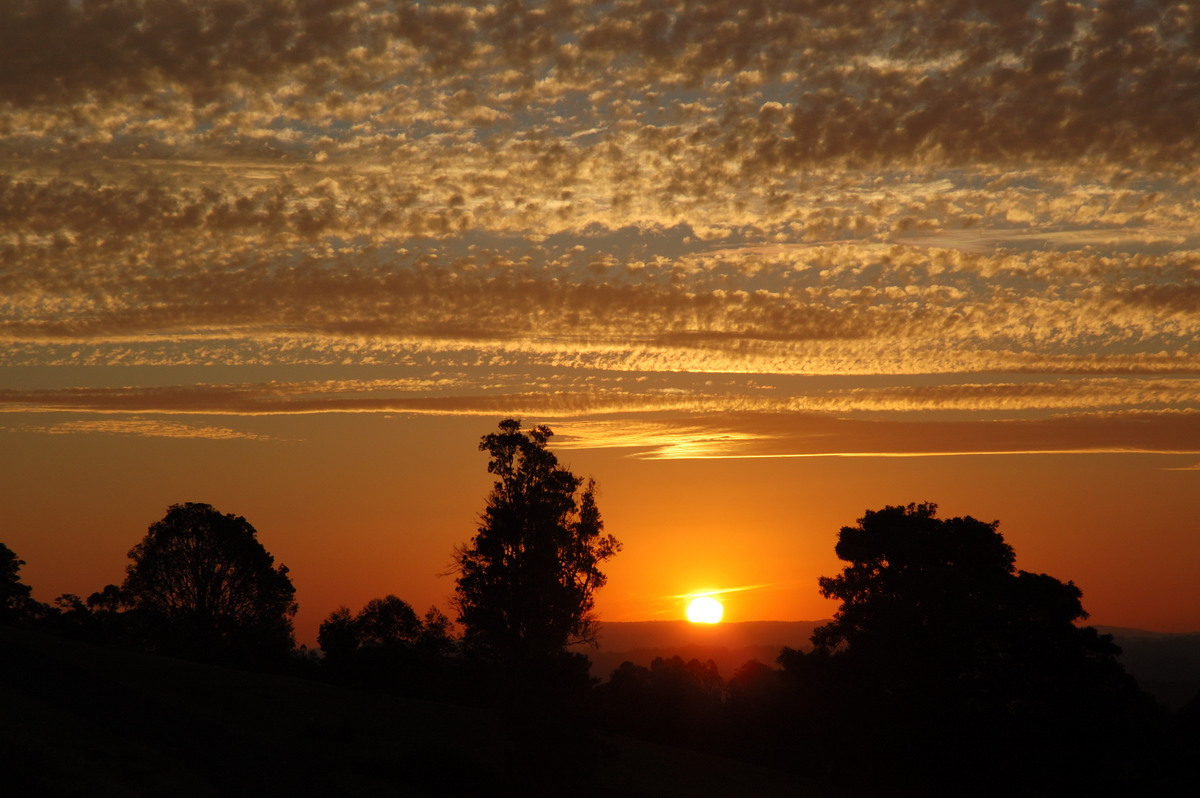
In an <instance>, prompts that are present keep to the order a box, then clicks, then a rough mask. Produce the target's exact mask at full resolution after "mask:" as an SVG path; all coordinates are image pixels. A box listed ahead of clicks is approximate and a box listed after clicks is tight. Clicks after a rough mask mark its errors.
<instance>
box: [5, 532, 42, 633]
mask: <svg viewBox="0 0 1200 798" xmlns="http://www.w3.org/2000/svg"><path fill="white" fill-rule="evenodd" d="M24 564H25V561H24V560H22V559H19V558H18V557H17V555H16V553H15V552H14V551H13V550H12V549H10V548H9V547H8V546H6V545H4V544H3V543H0V623H19V622H22V621H25V620H27V619H28V618H29V617H30V615H31V614H32V613H33V605H34V601H33V599H32V598H31V597H30V594H31V593H32V588H30V587H29V585H26V584H23V583H22V582H21V566H22V565H24Z"/></svg>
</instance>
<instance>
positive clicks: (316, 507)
mask: <svg viewBox="0 0 1200 798" xmlns="http://www.w3.org/2000/svg"><path fill="white" fill-rule="evenodd" d="M1197 131H1200V3H1196V2H1170V1H1169V0H1161V1H1159V2H1146V1H1145V0H1106V1H1105V2H1092V1H1091V0H1078V1H1077V2H1060V1H1059V0H1045V2H1023V1H1022V0H959V1H956V2H945V0H936V2H935V1H934V0H863V2H854V3H832V2H817V0H807V1H806V0H789V1H788V2H783V1H782V0H780V1H779V2H753V1H752V0H719V1H717V2H682V0H680V1H678V2H667V1H666V0H663V1H661V2H659V1H656V0H629V1H624V0H621V1H619V2H590V1H585V0H546V2H495V3H453V2H403V3H401V2H387V1H385V0H356V1H354V2H351V1H350V0H268V1H267V2H262V3H240V2H233V1H232V0H140V1H139V2H132V0H94V1H93V0H85V1H83V2H80V1H79V0H54V1H53V2H51V1H47V0H30V1H29V2H15V3H6V4H4V6H3V8H2V9H0V453H2V456H0V541H3V542H5V543H7V545H9V547H10V548H12V549H13V550H14V551H15V552H16V553H17V554H18V556H20V557H21V558H22V559H23V560H25V561H26V563H27V564H26V566H25V567H24V569H23V571H22V577H23V580H24V581H25V582H26V583H27V584H30V585H31V586H32V587H33V589H34V595H35V597H37V598H39V599H40V600H43V601H50V600H52V599H53V598H54V597H56V596H57V595H59V594H61V593H68V592H69V593H77V594H80V595H83V596H86V595H87V594H89V593H91V592H93V591H95V590H99V589H100V588H102V587H103V586H104V585H105V584H108V583H110V582H112V583H116V582H120V580H121V579H122V578H123V576H124V568H125V565H126V564H127V563H128V560H127V558H126V554H127V552H128V550H129V549H130V548H132V547H133V546H134V545H135V544H136V543H137V542H138V541H139V540H140V539H141V538H142V536H143V535H144V534H145V531H146V529H147V527H148V526H150V524H152V523H154V522H155V521H157V520H158V519H160V518H162V517H163V515H164V514H165V513H166V509H167V507H169V506H170V505H172V504H175V503H180V502H186V501H198V502H206V503H209V504H212V505H213V506H215V507H216V508H217V509H218V510H220V511H222V512H227V513H233V514H236V515H242V516H244V517H246V519H247V520H249V521H250V523H251V524H253V525H254V526H255V528H256V529H257V530H258V533H259V539H260V540H261V541H262V542H263V543H264V545H265V546H266V547H267V548H268V550H269V551H270V552H271V553H272V554H273V555H274V556H275V557H276V560H277V561H278V562H282V563H284V564H286V565H287V566H288V567H289V568H290V570H291V576H292V578H293V581H294V582H295V584H296V587H297V591H298V599H299V602H300V608H301V609H300V614H299V615H298V616H297V619H296V625H297V634H298V638H299V640H300V641H301V642H304V643H307V644H309V645H312V644H313V642H314V641H315V633H316V627H317V625H318V624H319V623H320V621H321V620H322V619H323V618H325V617H327V616H328V614H329V613H330V612H332V611H333V610H334V609H335V608H336V607H338V606H339V605H343V604H344V605H347V606H349V607H350V608H351V609H354V610H357V609H359V608H361V607H362V605H363V604H365V603H366V601H367V600H369V599H371V598H375V597H379V596H383V595H386V594H389V593H391V594H395V595H397V596H400V597H401V598H403V599H404V600H406V601H408V602H409V603H411V604H413V606H414V607H415V608H416V609H417V610H418V611H419V612H422V611H424V609H425V608H427V607H429V606H430V605H437V606H439V607H440V608H441V609H443V610H444V611H447V612H450V607H449V602H448V597H449V596H450V595H451V594H452V592H453V577H452V576H449V575H447V573H448V571H449V568H450V564H451V555H452V552H453V549H454V547H455V546H457V545H460V544H463V543H466V542H468V541H469V540H470V537H471V536H472V535H473V534H474V532H475V529H476V526H477V523H478V518H479V513H480V512H481V511H482V509H483V505H484V500H485V498H486V495H487V492H488V490H489V488H490V484H491V483H490V479H489V476H488V474H487V473H486V455H484V454H482V453H481V452H479V450H478V443H479V439H480V437H481V436H482V435H484V434H486V433H488V432H490V431H493V430H494V429H495V428H496V425H497V423H498V421H499V420H501V419H503V418H506V417H509V416H513V417H519V418H521V419H523V420H524V421H525V423H526V424H527V425H531V424H548V425H550V426H551V428H552V429H553V430H554V432H555V436H554V437H553V438H552V440H551V447H552V448H553V449H554V451H555V452H556V453H557V454H558V455H559V457H560V460H562V462H563V463H564V464H566V465H567V466H568V467H570V468H571V469H572V470H573V471H575V472H576V473H578V474H579V475H581V476H592V477H594V478H595V479H596V481H597V483H598V487H599V494H598V502H599V506H600V509H601V512H602V514H603V516H604V519H605V523H606V529H607V531H608V532H611V533H612V534H614V535H615V536H616V537H617V538H618V539H619V540H621V541H622V543H623V544H624V548H623V551H622V552H621V553H620V554H619V555H618V556H617V557H616V558H615V559H614V560H612V561H610V562H609V563H608V567H607V569H606V570H607V573H608V575H609V582H608V585H607V586H606V587H605V588H604V589H603V590H602V591H601V592H600V593H599V594H598V596H597V609H598V611H599V615H600V617H601V619H602V620H610V621H634V620H655V619H676V618H682V617H683V611H684V605H685V604H686V598H683V597H684V596H686V595H688V594H692V593H696V592H702V591H713V592H717V594H718V595H719V596H720V597H721V598H722V599H723V600H724V602H725V607H726V610H725V617H726V620H731V621H733V620H815V619H820V618H826V617H829V616H830V615H832V613H833V611H834V610H835V609H836V604H834V603H833V602H830V601H828V600H826V599H823V598H822V597H821V596H820V595H819V593H818V591H817V578H818V577H819V576H822V575H825V576H831V575H833V574H835V573H837V571H838V570H839V569H840V567H841V563H840V562H839V561H838V560H837V559H836V557H835V555H834V553H833V547H834V544H835V543H836V539H837V532H838V529H839V528H840V527H841V526H844V525H852V524H853V523H854V522H855V520H856V519H857V518H859V517H861V516H862V515H863V513H864V511H866V510H869V509H879V508H882V507H883V506H885V505H896V504H908V503H910V502H923V501H930V502H935V503H937V504H938V505H939V507H940V514H941V515H942V516H943V517H949V516H957V515H972V516H974V517H976V518H979V519H981V520H985V521H993V520H999V521H1000V527H999V529H1000V531H1001V533H1003V534H1004V535H1005V539H1006V540H1007V541H1008V542H1009V543H1010V544H1012V545H1013V546H1014V548H1015V549H1016V553H1017V567H1018V568H1021V569H1023V570H1030V571H1035V572H1044V573H1049V574H1050V575H1052V576H1055V577H1057V578H1059V579H1062V580H1064V581H1066V580H1072V581H1074V582H1075V583H1076V584H1077V585H1078V586H1079V587H1080V588H1081V589H1082V591H1083V603H1084V606H1085V608H1087V609H1088V610H1089V611H1090V613H1091V616H1092V617H1091V621H1092V622H1094V623H1099V624H1107V625H1116V626H1133V627H1140V628H1146V629H1153V630H1158V631H1200V579H1197V577H1196V572H1195V569H1196V566H1197V564H1200V512H1198V510H1200V498H1198V497H1200V335H1198V333H1200V221H1198V220H1200V134H1198V133H1197Z"/></svg>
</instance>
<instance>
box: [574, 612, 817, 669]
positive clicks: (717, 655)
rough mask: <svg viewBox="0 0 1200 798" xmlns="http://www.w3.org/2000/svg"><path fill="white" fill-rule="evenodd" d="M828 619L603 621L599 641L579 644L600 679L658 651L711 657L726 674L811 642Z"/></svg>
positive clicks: (702, 658)
mask: <svg viewBox="0 0 1200 798" xmlns="http://www.w3.org/2000/svg"><path fill="white" fill-rule="evenodd" d="M825 623H828V621H823V620H822V621H737V622H727V623H718V624H701V623H689V622H688V621H633V622H629V621H626V622H606V623H603V624H602V625H601V627H600V645H599V648H595V649H583V651H584V653H586V654H587V655H588V658H589V659H591V661H592V675H593V676H598V677H600V678H602V679H607V678H608V676H609V675H610V674H611V673H612V671H613V669H615V668H616V667H617V666H618V665H620V664H621V663H622V662H626V661H628V662H632V663H634V664H635V665H643V666H648V665H649V664H650V663H651V662H652V661H654V659H655V658H656V657H664V658H670V657H673V656H680V657H682V658H683V659H685V660H690V659H698V660H700V661H701V662H706V661H708V660H712V661H713V662H715V663H716V665H717V669H718V670H719V671H720V673H721V676H722V677H723V678H725V679H728V678H729V677H730V676H732V675H733V674H734V673H735V672H736V671H737V669H738V668H740V667H741V666H742V665H744V664H745V663H746V662H747V661H749V660H752V659H755V660H758V661H759V662H762V663H764V664H766V665H771V666H774V665H775V658H776V657H778V656H779V652H780V650H781V649H783V647H784V646H788V647H790V648H797V649H801V650H804V651H807V650H808V649H810V648H812V644H811V643H810V642H809V638H810V637H812V633H813V629H815V628H817V627H818V626H821V625H822V624H825Z"/></svg>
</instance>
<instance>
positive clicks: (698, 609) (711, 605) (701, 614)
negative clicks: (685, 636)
mask: <svg viewBox="0 0 1200 798" xmlns="http://www.w3.org/2000/svg"><path fill="white" fill-rule="evenodd" d="M724 613H725V608H724V607H722V606H721V602H719V601H717V600H716V599H715V598H713V597H712V596H700V597H699V598H694V599H692V603H691V604H689V605H688V608H687V619H688V620H689V621H691V622H692V623H720V622H721V616H722V615H723V614H724Z"/></svg>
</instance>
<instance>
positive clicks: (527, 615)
mask: <svg viewBox="0 0 1200 798" xmlns="http://www.w3.org/2000/svg"><path fill="white" fill-rule="evenodd" d="M550 436H551V432H550V430H549V429H548V428H545V427H537V428H534V429H530V430H523V429H522V428H521V425H520V422H518V421H515V420H506V421H504V422H501V424H500V426H499V429H498V430H497V431H496V432H494V433H491V434H488V435H485V436H483V438H482V440H481V443H480V449H481V450H482V451H486V452H487V453H488V454H489V455H490V460H489V464H488V471H489V473H491V474H493V475H494V476H495V477H496V481H495V483H494V485H493V489H492V491H491V493H490V494H489V496H488V498H487V503H486V507H485V510H484V512H483V513H482V514H481V520H480V525H479V528H478V530H477V533H476V535H475V536H474V537H473V538H472V539H471V541H470V542H469V543H467V544H465V545H463V546H461V547H460V548H459V549H457V550H456V551H455V553H454V562H455V571H456V575H457V579H456V587H455V593H454V596H453V598H452V600H451V605H452V609H453V610H454V611H455V613H456V618H455V620H457V622H458V627H457V628H456V627H455V625H454V624H453V623H452V621H451V619H450V617H449V616H447V615H446V614H444V613H443V612H441V611H440V610H439V609H437V608H436V607H431V608H429V609H428V610H427V611H426V612H425V613H424V614H423V615H419V614H418V613H417V611H416V610H415V609H414V608H413V607H412V606H410V605H409V604H408V603H407V602H405V601H404V600H402V599H401V598H399V597H397V596H394V595H388V596H384V597H380V598H377V599H373V600H371V601H369V602H368V603H367V604H366V605H365V606H363V607H362V608H359V609H357V610H352V609H350V608H349V607H340V608H338V609H337V610H336V611H334V612H333V613H332V614H331V615H330V616H329V617H328V618H327V619H326V620H325V621H324V622H323V623H322V624H321V626H320V632H319V636H318V640H319V643H320V649H321V650H320V652H309V651H305V650H303V649H297V648H296V646H295V643H294V639H293V632H292V618H293V617H294V615H295V613H296V608H297V607H296V602H295V599H294V595H295V590H294V588H293V586H292V583H291V579H290V577H289V575H288V569H287V568H286V567H285V566H283V565H276V564H275V561H274V558H273V557H272V555H271V554H269V553H268V552H267V551H266V550H265V549H264V548H263V547H262V545H261V543H260V542H259V541H258V540H257V536H256V533H255V530H254V528H253V527H252V526H250V524H249V523H248V522H247V521H246V520H245V519H243V518H240V517H237V516H233V515H225V514H222V513H220V512H219V511H217V510H216V509H214V508H212V507H210V506H209V505H204V504H182V505H175V506H172V507H171V508H170V509H169V510H168V512H167V514H166V516H165V517H164V518H163V519H162V520H160V521H158V522H156V523H155V524H153V525H152V526H151V527H150V528H149V530H148V532H147V534H146V537H145V538H144V539H143V540H142V541H141V542H140V543H139V544H138V545H137V546H135V547H134V548H133V549H132V550H131V551H130V553H129V556H130V565H129V567H128V569H127V574H126V578H125V580H124V581H123V582H122V583H121V584H119V585H116V584H113V585H108V586H106V587H105V588H103V589H101V590H99V591H97V592H95V593H93V594H91V595H90V596H88V597H87V598H86V599H82V598H80V597H78V596H74V595H65V596H61V597H59V598H58V599H57V600H56V601H55V602H54V603H53V604H52V605H45V604H41V603H39V602H36V601H34V600H33V599H32V598H31V596H30V590H29V588H28V586H26V585H24V584H22V582H21V580H20V577H19V570H20V566H21V565H22V564H23V563H22V562H21V561H20V560H19V559H18V558H17V556H16V555H15V554H14V553H13V552H12V551H10V550H9V549H8V548H7V547H5V546H3V545H2V544H0V621H2V622H5V623H12V624H19V625H25V626H31V627H36V628H40V629H44V630H49V631H51V632H55V633H58V634H62V635H69V636H71V637H76V638H79V639H83V640H88V641H91V642H94V643H98V644H103V645H109V646H122V647H127V648H136V649H141V650H145V651H151V652H161V653H167V654H173V655H177V656H185V657H191V658H196V659H202V660H206V661H209V662H216V663H220V664H226V665H234V666H239V667H253V668H258V669H276V670H286V671H290V672H292V673H299V674H303V675H307V676H310V677H313V678H319V679H324V680H328V681H331V682H336V683H339V684H344V685H350V686H353V687H356V688H361V689H367V690H382V691H388V692H391V693H397V694H401V695H410V696H416V697H421V698H432V699H437V700H442V701H448V702H457V703H469V704H474V705H477V706H484V707H488V708H491V709H493V710H495V711H496V712H497V713H498V714H499V716H500V717H502V718H503V719H505V720H506V722H507V723H508V724H509V727H510V729H511V733H512V739H513V753H512V758H513V767H514V768H516V769H517V770H520V771H522V772H523V773H524V774H525V775H524V776H523V777H522V778H524V779H525V780H524V782H522V783H523V784H524V785H525V786H529V787H530V789H533V788H536V787H537V786H538V785H542V786H545V785H549V784H555V783H560V784H561V783H563V781H562V780H563V779H569V780H570V782H571V783H575V784H586V777H587V772H588V768H589V767H590V764H591V763H592V762H594V760H595V757H597V756H601V755H602V750H603V745H602V744H600V742H599V740H600V739H601V738H600V737H598V736H597V733H598V732H601V731H603V732H617V733H622V734H627V735H632V736H636V737H639V738H643V739H646V740H650V741H655V742H660V743H667V744H672V745H679V746H686V747H689V748H693V749H697V750H702V751H711V752H713V753H718V754H721V755H725V756H735V757H738V758H741V759H745V760H749V761H753V762H756V763H761V764H764V765H769V766H771V767H776V768H781V769H787V770H791V771H795V772H798V773H802V774H804V775H805V776H808V777H809V778H811V779H812V780H813V782H814V783H815V784H817V785H821V786H824V787H827V788H831V789H835V790H844V789H855V790H885V791H893V790H912V791H917V792H920V793H928V792H930V791H934V792H938V793H942V794H1001V795H1009V794H1054V795H1059V794H1076V793H1083V792H1091V793H1100V794H1103V793H1112V792H1114V791H1115V792H1124V793H1133V794H1172V793H1183V794H1188V793H1189V792H1190V791H1194V790H1195V788H1196V786H1197V785H1200V771H1198V766H1197V762H1196V759H1195V757H1194V756H1193V752H1194V750H1195V747H1196V745H1197V744H1198V743H1200V696H1197V698H1196V699H1193V700H1192V701H1191V702H1190V704H1188V705H1187V706H1185V707H1184V708H1183V709H1182V710H1181V711H1179V712H1177V713H1174V714H1172V713H1169V712H1167V711H1166V710H1165V709H1163V708H1162V707H1161V706H1159V705H1157V704H1156V703H1155V702H1154V701H1153V700H1152V699H1151V698H1150V697H1148V696H1147V695H1146V694H1145V693H1144V692H1143V691H1142V690H1141V689H1139V687H1138V685H1137V684H1136V682H1135V681H1134V680H1133V679H1132V678H1131V677H1130V676H1129V675H1128V674H1127V673H1126V672H1125V670H1124V669H1123V668H1122V666H1121V664H1120V660H1119V654H1120V650H1119V648H1117V646H1115V645H1114V644H1113V642H1112V640H1111V638H1110V637H1108V636H1104V635H1100V634H1098V633H1097V632H1096V631H1095V630H1094V629H1093V628H1091V627H1088V626H1085V625H1082V623H1081V622H1082V621H1084V620H1086V618H1087V613H1086V612H1085V611H1084V609H1083V606H1082V593H1081V591H1080V590H1079V589H1078V588H1077V587H1076V586H1075V585H1074V584H1073V583H1071V582H1065V583H1064V582H1062V581H1060V580H1058V579H1055V578H1054V577H1051V576H1048V575H1046V574H1033V573H1028V572H1024V571H1018V570H1017V569H1016V568H1015V552H1014V551H1013V549H1012V548H1011V546H1009V545H1008V544H1007V543H1005V541H1004V539H1003V536H1002V535H1001V534H1000V532H999V531H998V524H997V523H995V522H992V523H985V522H981V521H978V520H976V519H974V518H971V517H965V518H950V519H942V518H939V517H938V516H937V513H936V507H935V506H934V505H932V504H911V505H908V506H902V507H885V508H883V509H882V510H878V511H868V512H867V513H866V514H865V515H864V516H863V517H862V518H861V519H859V520H858V522H857V524H856V525H854V526H848V527H843V528H842V529H841V531H840V533H839V535H838V542H837V545H836V553H837V555H838V557H839V558H840V559H841V560H842V561H843V562H845V563H846V566H845V567H844V569H843V570H842V572H841V573H840V574H838V575H836V576H833V577H824V578H822V579H821V580H820V583H819V588H820V591H821V593H822V594H823V595H824V596H826V597H827V598H832V599H836V600H838V601H839V602H840V608H839V610H838V611H837V613H836V614H835V616H834V619H833V620H832V622H830V623H829V624H826V625H825V626H823V627H820V628H818V629H817V630H816V631H815V632H814V634H813V638H812V642H813V644H814V648H813V650H812V651H811V652H809V653H803V652H800V651H795V650H791V649H784V650H783V651H781V652H780V654H779V656H778V658H777V660H776V662H774V663H761V662H756V661H751V662H747V663H746V664H744V665H743V666H742V667H741V668H739V669H738V670H737V671H736V672H735V673H733V674H730V675H728V677H727V678H726V677H723V676H722V674H720V673H719V672H718V670H717V668H716V666H715V665H714V664H713V663H711V662H707V663H705V662H699V661H697V660H691V661H684V660H683V659H681V658H679V657H674V658H670V659H667V658H659V659H656V660H655V661H654V662H653V663H651V665H650V666H649V667H644V666H640V665H635V664H633V663H630V662H626V663H623V664H622V665H621V666H620V667H618V668H616V669H615V670H614V671H613V672H612V674H611V675H610V677H609V678H608V679H607V680H606V681H604V682H600V681H599V680H596V679H593V678H591V677H590V676H589V674H588V667H589V662H588V659H587V657H586V655H585V654H584V653H582V651H581V648H580V644H586V643H588V642H590V641H593V640H594V638H595V633H596V621H595V618H594V616H593V613H592V609H593V597H594V594H595V591H596V590H598V589H600V588H601V587H602V586H603V585H604V582H605V577H604V574H603V573H602V572H601V570H600V565H601V564H602V563H603V562H604V561H605V560H607V559H608V558H610V557H612V556H614V555H615V554H616V553H617V552H618V550H619V548H620V546H619V544H618V542H617V541H616V539H615V538H613V537H612V536H611V535H607V534H606V533H605V532H604V528H603V523H602V521H601V518H600V514H599V510H598V509H597V507H596V502H595V491H594V487H593V485H592V483H591V482H590V481H588V482H585V481H584V480H582V479H580V478H578V477H576V476H575V475H574V474H572V473H571V472H570V471H568V470H566V469H565V468H563V467H562V466H560V465H559V464H558V461H557V459H556V458H555V456H554V455H553V453H552V452H551V451H550V450H549V448H548V446H547V443H548V441H549V438H550ZM584 650H586V649H584ZM518 781H519V782H520V781H521V780H520V779H518Z"/></svg>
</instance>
